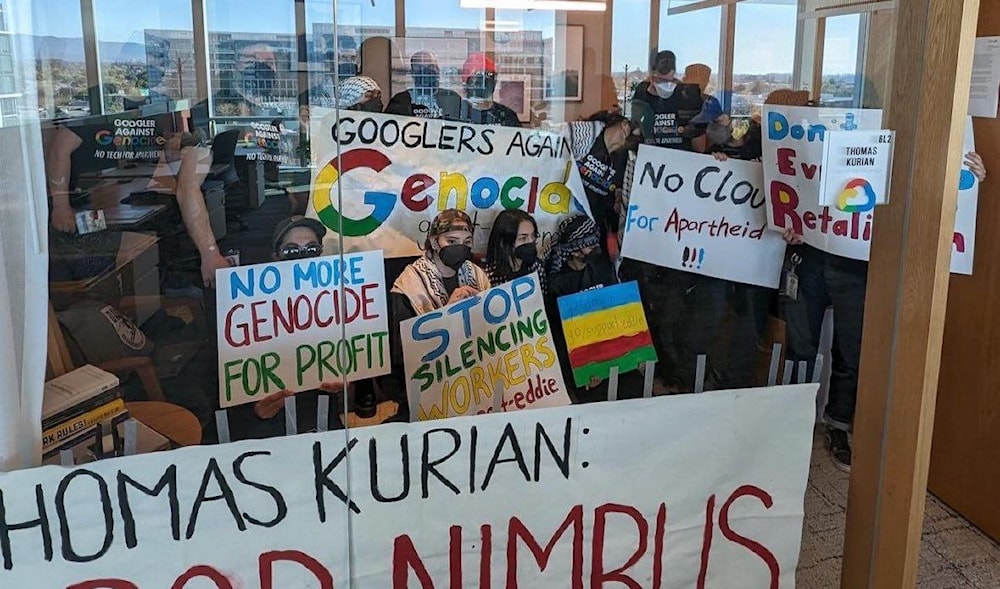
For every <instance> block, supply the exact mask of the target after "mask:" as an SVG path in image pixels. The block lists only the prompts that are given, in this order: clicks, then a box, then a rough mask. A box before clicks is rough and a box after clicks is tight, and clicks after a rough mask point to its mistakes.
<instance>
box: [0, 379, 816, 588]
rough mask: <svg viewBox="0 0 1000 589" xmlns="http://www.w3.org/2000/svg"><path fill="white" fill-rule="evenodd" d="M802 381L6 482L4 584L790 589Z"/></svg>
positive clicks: (105, 464) (269, 444) (803, 419)
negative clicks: (786, 385) (716, 588)
mask: <svg viewBox="0 0 1000 589" xmlns="http://www.w3.org/2000/svg"><path fill="white" fill-rule="evenodd" d="M816 390H817V385H796V386H790V387H779V388H763V389H753V390H744V391H728V392H726V391H723V392H713V393H706V394H704V395H676V396H671V397H662V398H655V399H638V400H633V401H619V402H615V403H597V404H591V405H576V406H572V407H566V408H558V409H547V410H542V411H522V412H514V413H507V414H503V415H489V416H483V417H480V418H473V419H468V418H466V419H452V420H443V421H435V422H433V423H423V424H389V425H384V426H379V427H370V428H359V429H357V430H351V431H350V432H346V433H345V432H343V431H340V432H329V433H325V434H312V435H300V436H293V437H287V438H275V439H269V440H255V441H247V442H240V443H236V444H227V445H223V446H198V447H191V448H184V449H181V450H176V451H172V452H159V453H154V454H149V455H145V456H137V457H132V458H121V459H111V460H104V461H100V462H96V463H92V464H88V465H86V466H83V467H79V468H76V469H65V468H61V467H55V466H50V467H45V468H41V469H34V470H23V471H17V472H13V473H9V474H3V475H0V502H2V507H3V511H2V513H3V518H4V522H5V523H6V524H7V526H8V528H7V530H8V531H7V533H8V534H9V536H5V538H9V539H10V541H9V543H7V542H4V543H3V545H2V546H0V551H2V558H3V565H4V566H3V567H2V568H0V586H2V587H17V588H22V587H24V588H28V587H31V588H35V587H38V588H42V587H44V588H45V589H49V588H58V589H64V588H72V589H139V588H142V589H146V588H159V587H163V588H166V587H177V588H181V587H185V588H186V587H191V588H192V589H193V587H195V586H197V587H205V588H207V587H213V588H219V589H236V588H237V587H239V588H242V589H307V588H317V587H318V588H322V589H332V588H333V587H338V588H339V587H354V588H356V589H389V588H391V589H405V588H407V587H409V588H420V589H432V588H438V589H440V588H444V587H451V588H457V587H479V588H480V589H486V588H487V587H525V588H527V587H568V588H582V587H584V586H588V587H611V586H620V587H630V588H633V589H634V588H641V589H682V588H683V589H689V588H691V587H701V586H704V587H792V586H794V583H795V567H796V563H797V559H798V555H799V548H800V539H801V534H802V518H803V497H804V495H805V490H806V479H807V476H808V473H809V460H810V455H811V451H812V445H813V422H814V411H815V394H816ZM668 438H670V439H674V440H683V443H669V440H668ZM349 519H350V525H349V522H348V520H349ZM349 549H350V558H349V557H348V552H349ZM349 563H350V564H349ZM699 579H703V582H699ZM188 581H190V583H189V582H188Z"/></svg>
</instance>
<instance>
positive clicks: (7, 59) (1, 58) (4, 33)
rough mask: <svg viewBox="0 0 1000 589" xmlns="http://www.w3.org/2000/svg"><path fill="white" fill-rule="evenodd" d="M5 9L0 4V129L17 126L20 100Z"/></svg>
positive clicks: (12, 38)
mask: <svg viewBox="0 0 1000 589" xmlns="http://www.w3.org/2000/svg"><path fill="white" fill-rule="evenodd" d="M5 8H6V7H5V6H4V3H3V2H0V127H6V126H7V125H12V124H17V122H18V111H19V107H20V106H21V98H22V96H21V93H20V92H18V91H17V78H16V76H15V74H14V35H13V33H12V32H11V30H10V28H9V25H8V23H7V13H6V11H5Z"/></svg>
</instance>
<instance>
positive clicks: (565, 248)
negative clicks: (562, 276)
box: [546, 215, 601, 274]
mask: <svg viewBox="0 0 1000 589" xmlns="http://www.w3.org/2000/svg"><path fill="white" fill-rule="evenodd" d="M600 241H601V240H600V237H599V234H598V232H597V224H596V223H594V220H593V219H591V218H590V217H588V216H586V215H576V216H573V217H569V218H568V219H563V221H562V222H561V223H559V228H558V229H557V230H556V236H555V238H554V240H553V242H552V249H551V250H550V251H549V255H548V260H547V261H546V271H547V272H548V273H549V274H553V273H555V272H560V271H561V270H562V269H563V266H565V265H566V260H568V259H569V258H570V256H571V255H573V252H578V251H580V250H582V249H584V248H587V247H594V246H598V245H600Z"/></svg>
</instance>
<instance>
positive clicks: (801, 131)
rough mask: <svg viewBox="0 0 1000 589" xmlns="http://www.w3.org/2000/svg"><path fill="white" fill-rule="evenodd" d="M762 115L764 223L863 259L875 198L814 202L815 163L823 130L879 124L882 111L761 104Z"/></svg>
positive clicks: (876, 126)
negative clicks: (859, 201) (831, 203)
mask: <svg viewBox="0 0 1000 589" xmlns="http://www.w3.org/2000/svg"><path fill="white" fill-rule="evenodd" d="M763 117H764V120H763V123H764V185H765V187H766V191H767V199H766V201H767V217H768V226H769V227H770V228H771V229H773V230H775V231H778V232H782V231H784V230H785V229H787V228H791V229H793V230H795V232H796V233H798V234H800V235H802V237H803V238H804V240H805V242H806V243H807V244H809V245H811V246H813V247H815V248H817V249H820V250H823V251H825V252H829V253H831V254H835V255H838V256H844V257H847V258H854V259H856V260H867V259H868V251H869V247H870V243H871V228H872V218H873V214H874V210H875V203H874V202H871V203H868V202H867V201H865V202H864V203H862V204H857V202H856V199H854V198H850V197H849V198H846V199H845V200H844V206H843V208H842V209H841V208H839V207H827V206H822V205H820V204H819V203H820V174H821V173H822V170H821V169H820V168H821V166H820V164H821V163H822V161H823V141H824V139H825V138H826V132H827V131H828V130H831V131H832V130H838V131H854V130H859V129H862V130H877V129H881V125H882V111H880V110H862V109H842V108H809V107H796V106H771V105H764V113H763ZM863 188H864V187H861V188H852V190H853V191H854V192H856V193H861V192H863Z"/></svg>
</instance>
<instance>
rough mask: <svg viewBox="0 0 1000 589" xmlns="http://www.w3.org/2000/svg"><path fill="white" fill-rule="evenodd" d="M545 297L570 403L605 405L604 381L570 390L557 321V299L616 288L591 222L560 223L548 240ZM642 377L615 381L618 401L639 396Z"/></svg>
mask: <svg viewBox="0 0 1000 589" xmlns="http://www.w3.org/2000/svg"><path fill="white" fill-rule="evenodd" d="M545 273H546V281H547V282H548V293H547V295H546V297H545V311H546V313H547V315H548V317H549V324H550V325H551V326H552V335H553V339H554V341H555V345H556V352H557V353H558V354H559V363H560V365H561V366H562V370H563V380H564V381H565V382H566V387H567V389H568V390H569V394H570V397H571V398H572V399H573V402H574V403H592V402H595V401H606V400H607V398H608V384H609V383H608V381H607V380H603V381H602V380H601V379H599V378H597V377H594V378H592V379H591V381H590V384H588V385H587V386H584V387H574V386H573V371H572V369H571V367H570V363H569V352H568V351H567V348H566V336H565V334H564V333H563V329H562V322H561V321H560V320H559V306H558V303H557V300H558V298H559V297H562V296H566V295H571V294H576V293H579V292H583V291H585V290H591V289H595V288H603V287H605V286H613V285H615V284H618V278H617V277H616V276H615V268H614V266H613V265H612V263H611V261H610V260H608V257H607V256H606V255H604V253H603V252H602V251H601V245H600V231H599V229H598V227H597V224H596V223H594V220H593V219H591V218H590V217H588V216H586V215H575V216H573V217H569V218H566V219H563V220H562V222H561V223H559V228H558V229H557V230H556V234H555V236H554V237H553V240H552V246H551V247H550V248H549V252H548V255H547V257H546V260H545ZM643 380H644V379H643V377H642V375H641V374H639V373H638V372H635V371H632V372H626V373H623V374H620V375H619V378H618V398H620V399H629V398H638V397H641V396H642V392H643V384H644V383H643Z"/></svg>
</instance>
